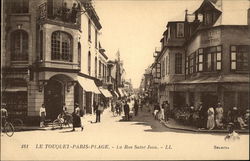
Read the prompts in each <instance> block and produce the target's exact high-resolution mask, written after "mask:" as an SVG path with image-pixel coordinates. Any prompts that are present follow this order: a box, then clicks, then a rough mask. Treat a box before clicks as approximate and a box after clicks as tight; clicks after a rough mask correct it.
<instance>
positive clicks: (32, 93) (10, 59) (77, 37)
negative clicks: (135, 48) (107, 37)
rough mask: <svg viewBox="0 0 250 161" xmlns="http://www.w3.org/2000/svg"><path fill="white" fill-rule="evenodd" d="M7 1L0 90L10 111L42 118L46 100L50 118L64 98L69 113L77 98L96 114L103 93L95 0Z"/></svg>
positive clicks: (31, 119)
mask: <svg viewBox="0 0 250 161" xmlns="http://www.w3.org/2000/svg"><path fill="white" fill-rule="evenodd" d="M3 5H4V6H3V20H2V24H3V29H2V37H3V42H2V47H3V49H2V53H1V58H2V62H1V64H2V78H3V79H2V82H3V83H2V88H1V93H2V102H6V103H7V108H8V111H9V113H10V115H11V116H14V117H20V118H22V119H23V120H24V121H25V122H27V123H31V122H32V123H34V122H38V121H39V109H40V107H41V105H42V104H43V103H44V104H45V106H46V111H47V119H48V120H54V119H55V118H56V117H57V116H58V114H59V113H60V112H61V111H62V105H63V103H65V104H66V106H67V108H68V111H69V112H70V113H71V112H73V110H74V104H75V103H78V104H79V106H80V108H82V109H84V110H85V111H86V112H87V113H93V101H94V100H96V101H98V98H99V96H98V95H99V94H100V91H99V90H98V87H97V86H96V83H98V82H100V79H98V77H97V75H98V74H97V72H98V70H97V69H98V63H97V62H98V61H99V57H100V56H99V55H100V52H99V51H100V45H99V35H100V32H99V31H100V29H101V28H102V26H101V24H100V22H99V18H98V16H97V14H96V12H95V10H94V8H93V6H92V4H91V2H90V1H88V0H22V1H19V0H4V2H3ZM102 68H103V69H105V70H106V68H105V66H104V67H102ZM100 85H102V84H100Z"/></svg>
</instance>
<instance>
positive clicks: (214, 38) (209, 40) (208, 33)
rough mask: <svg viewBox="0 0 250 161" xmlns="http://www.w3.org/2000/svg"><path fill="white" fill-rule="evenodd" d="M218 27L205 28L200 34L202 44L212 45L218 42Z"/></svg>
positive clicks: (219, 33) (219, 31) (219, 32)
mask: <svg viewBox="0 0 250 161" xmlns="http://www.w3.org/2000/svg"><path fill="white" fill-rule="evenodd" d="M220 35H221V30H220V29H211V30H205V31H204V32H203V33H202V36H201V44H203V45H208V46H210V45H213V44H218V43H220Z"/></svg>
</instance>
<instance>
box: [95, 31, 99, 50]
mask: <svg viewBox="0 0 250 161" xmlns="http://www.w3.org/2000/svg"><path fill="white" fill-rule="evenodd" d="M97 44H98V43H97V30H95V48H98V46H97Z"/></svg>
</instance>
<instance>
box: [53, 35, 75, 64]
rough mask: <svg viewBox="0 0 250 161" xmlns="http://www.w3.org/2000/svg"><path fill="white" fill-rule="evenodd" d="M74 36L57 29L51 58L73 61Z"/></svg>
mask: <svg viewBox="0 0 250 161" xmlns="http://www.w3.org/2000/svg"><path fill="white" fill-rule="evenodd" d="M72 45H73V43H72V36H71V35H70V34H68V33H66V32H62V31H55V32H53V33H52V39H51V60H61V61H69V62H72V60H73V54H72Z"/></svg>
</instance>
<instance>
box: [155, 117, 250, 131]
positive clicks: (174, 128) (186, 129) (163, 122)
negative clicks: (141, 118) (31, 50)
mask: <svg viewBox="0 0 250 161" xmlns="http://www.w3.org/2000/svg"><path fill="white" fill-rule="evenodd" d="M160 123H161V124H163V125H164V126H165V127H167V128H169V129H173V130H182V131H191V132H196V133H209V134H211V133H228V131H227V130H199V129H197V130H194V129H188V128H177V127H171V126H169V125H167V123H166V122H165V121H163V120H160ZM236 132H238V133H241V134H249V130H236Z"/></svg>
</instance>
